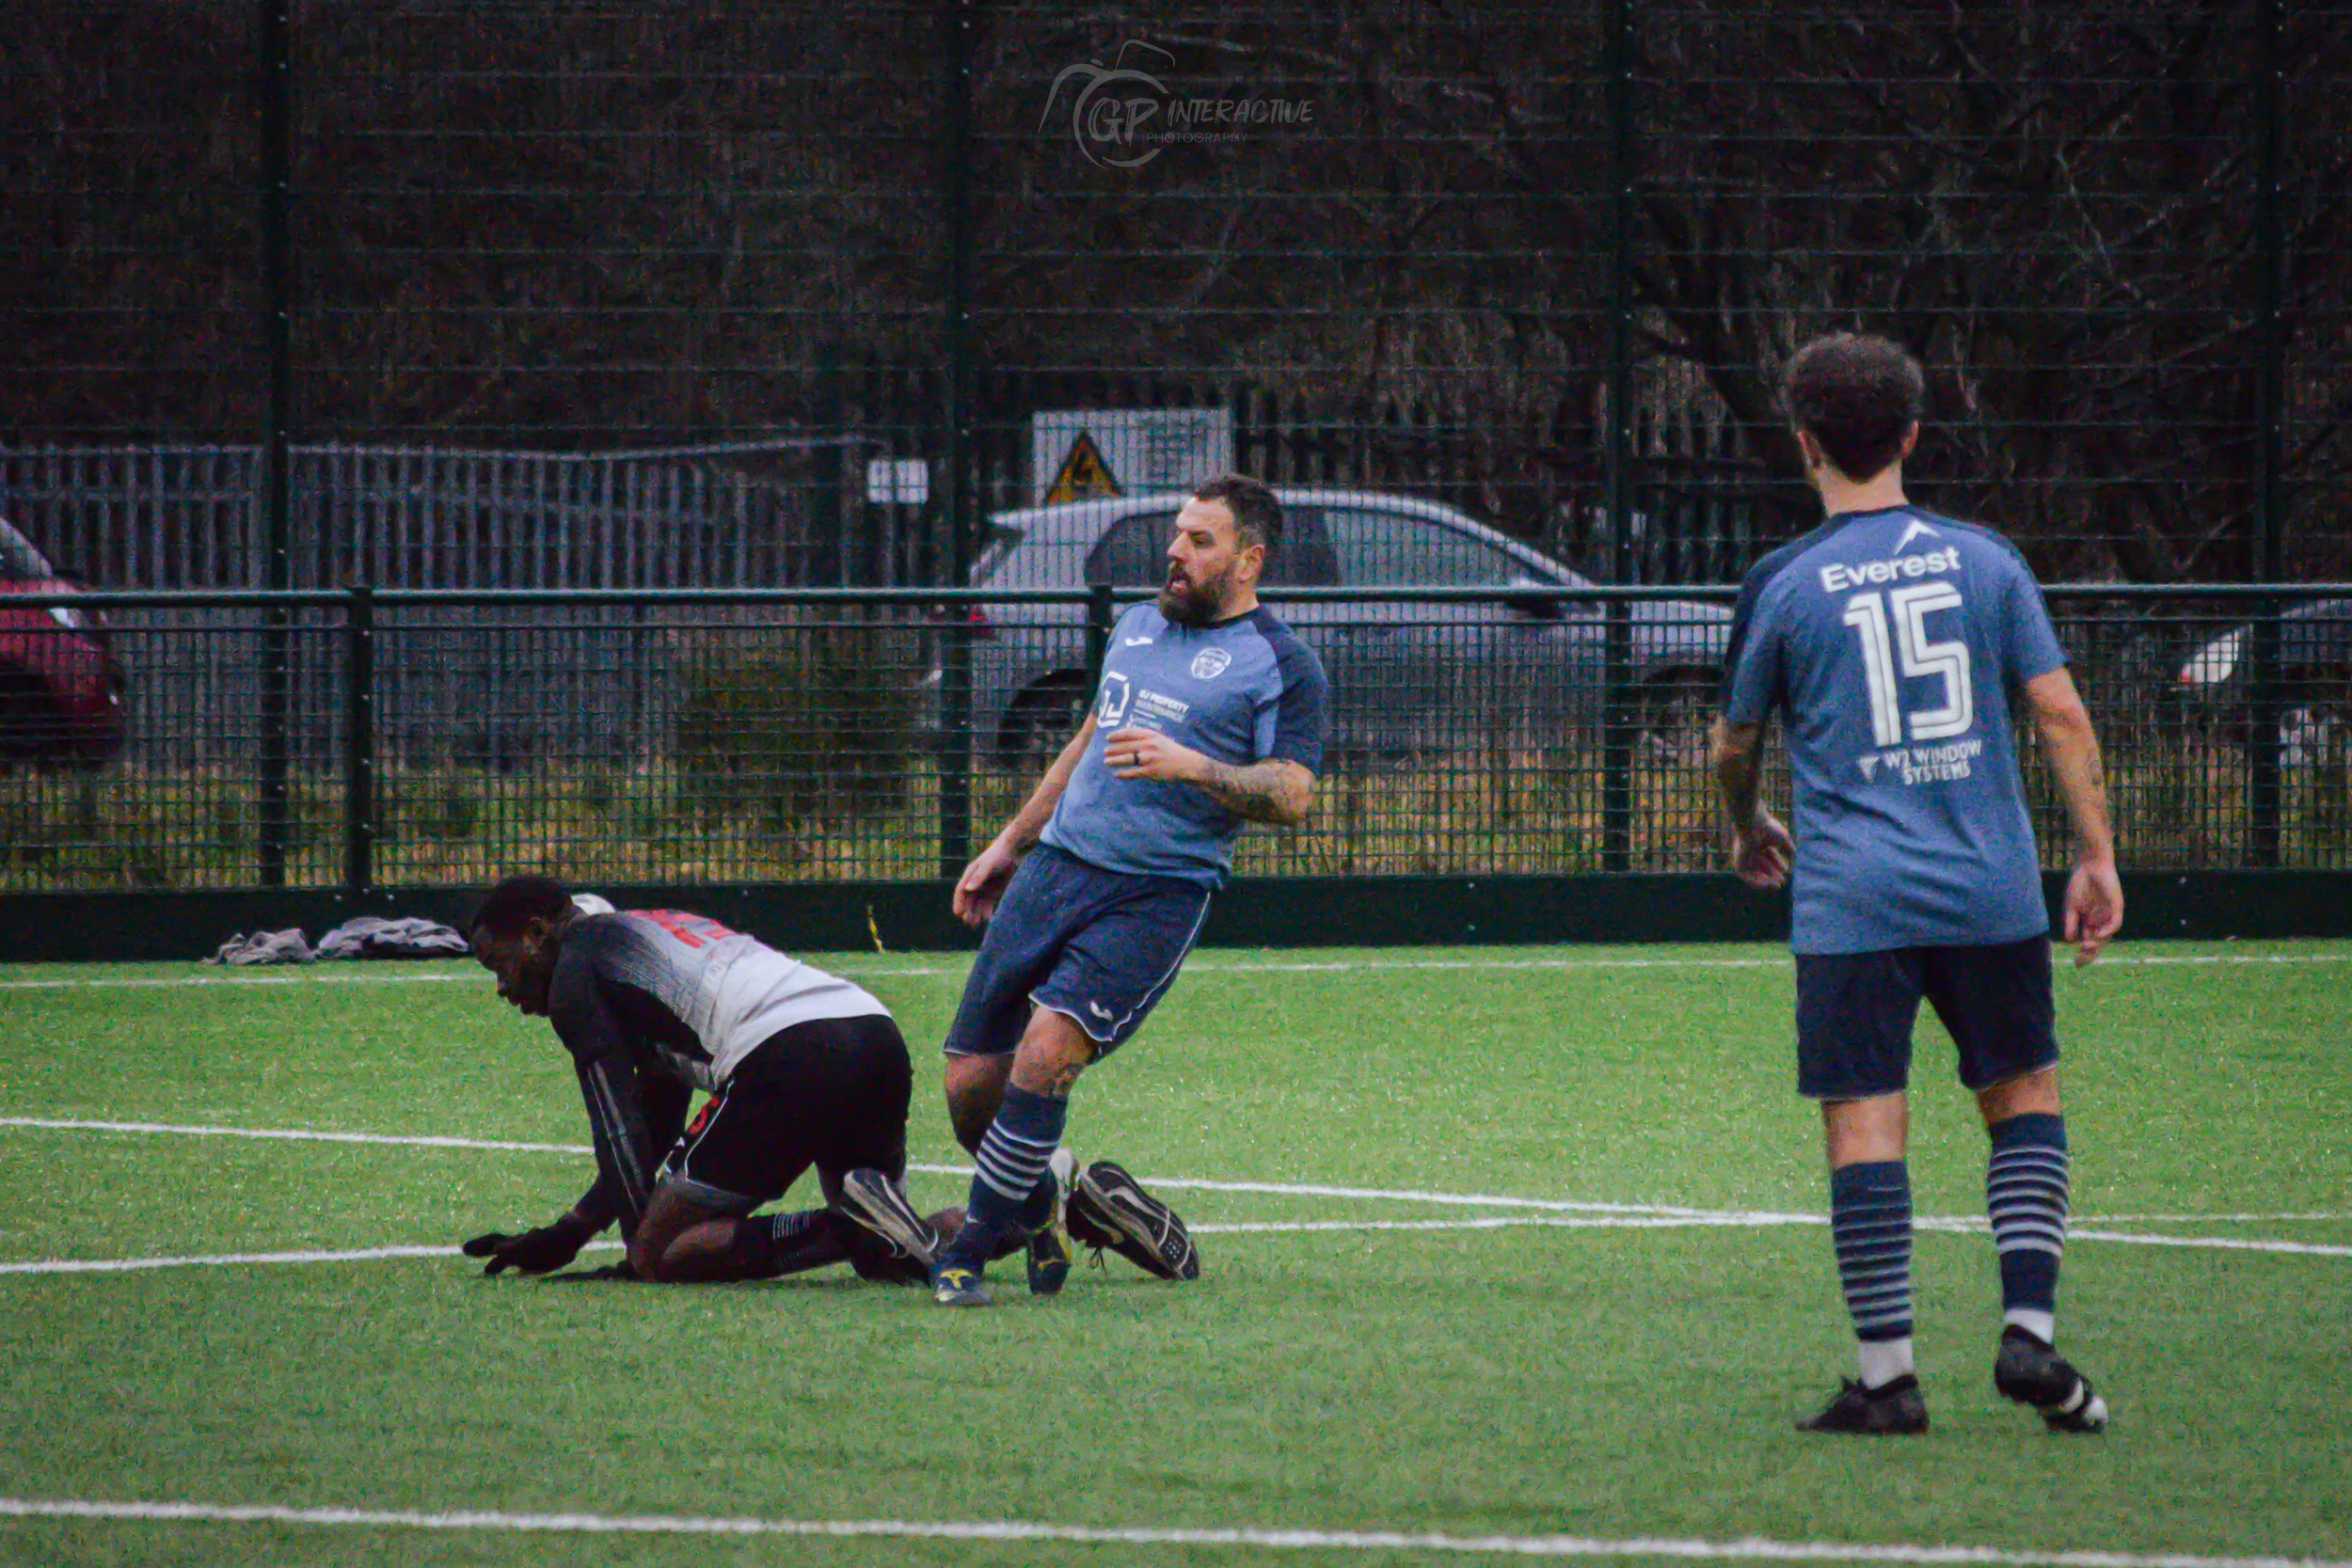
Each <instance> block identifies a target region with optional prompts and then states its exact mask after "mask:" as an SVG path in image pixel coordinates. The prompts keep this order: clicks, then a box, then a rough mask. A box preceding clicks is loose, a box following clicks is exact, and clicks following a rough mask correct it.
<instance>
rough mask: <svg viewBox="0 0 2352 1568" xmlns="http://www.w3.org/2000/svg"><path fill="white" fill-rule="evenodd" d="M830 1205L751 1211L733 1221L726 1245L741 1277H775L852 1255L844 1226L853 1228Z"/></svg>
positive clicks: (801, 1271)
mask: <svg viewBox="0 0 2352 1568" xmlns="http://www.w3.org/2000/svg"><path fill="white" fill-rule="evenodd" d="M854 1228H855V1227H851V1226H849V1225H846V1224H845V1223H844V1222H843V1221H842V1220H841V1218H840V1216H838V1215H836V1214H835V1213H834V1212H833V1211H832V1210H830V1209H803V1210H798V1211H796V1212H791V1213H785V1214H751V1215H747V1216H745V1217H744V1218H742V1219H739V1220H738V1221H736V1222H735V1241H734V1243H733V1244H732V1245H731V1246H730V1247H729V1248H728V1249H727V1250H728V1253H729V1255H730V1256H731V1257H732V1258H733V1259H735V1263H736V1266H737V1268H738V1270H739V1274H738V1275H737V1277H739V1278H742V1279H776V1278H780V1277H782V1276H783V1275H787V1274H803V1273H806V1272H807V1271H808V1270H810V1269H821V1268H823V1267H824V1266H825V1265H826V1264H828V1263H838V1262H840V1261H842V1260H843V1259H847V1258H850V1256H851V1254H850V1246H849V1243H848V1242H847V1240H846V1239H845V1238H844V1237H843V1235H842V1232H843V1231H844V1230H850V1229H854Z"/></svg>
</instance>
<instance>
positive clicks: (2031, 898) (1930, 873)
mask: <svg viewBox="0 0 2352 1568" xmlns="http://www.w3.org/2000/svg"><path fill="white" fill-rule="evenodd" d="M1785 391H1786V394H1787V397H1788V407H1789V412H1790V415H1791V418H1792V420H1793V421H1794V424H1795V427H1796V429H1795V434H1796V437H1797V440H1798V443H1799V445H1800V447H1801V448H1802V449H1803V451H1804V460H1805V466H1806V470H1807V473H1808V475H1809V477H1810V478H1811V479H1812V481H1813V483H1814V486H1815V487H1816V488H1817V489H1818V490H1820V494H1821V500H1822V505H1823V509H1824V510H1825V511H1826V513H1827V514H1828V520H1827V521H1826V522H1824V523H1823V524H1822V525H1821V526H1820V528H1819V529H1816V530H1815V531H1813V532H1811V533H1808V534H1806V535H1805V536H1804V537H1803V538H1801V539H1798V540H1795V541H1793V542H1792V543H1790V544H1788V545H1786V546H1782V547H1781V548H1779V549H1777V550H1774V551H1773V552H1772V554H1770V555H1768V556H1766V557H1765V558H1764V559H1763V560H1762V561H1761V562H1757V564H1756V568H1755V570H1753V571H1752V572H1750V573H1749V574H1748V577H1747V580H1746V582H1745V583H1744V584H1743V586H1742V587H1741V590H1740V600H1739V605H1738V608H1737V609H1736V610H1735V611H1734V618H1733V622H1732V632H1731V651H1730V655H1729V657H1728V659H1727V661H1726V671H1727V673H1726V676H1725V689H1724V716H1723V719H1722V721H1720V722H1719V723H1718V724H1717V726H1716V730H1715V745H1714V765H1715V771H1716V777H1717V780H1718V782H1719V783H1720V784H1721V785H1722V788H1723V792H1724V803H1725V805H1726V806H1727V807H1728V808H1729V812H1730V817H1731V824H1732V833H1733V841H1732V868H1733V869H1734V870H1735V871H1736V872H1738V873H1739V875H1740V877H1741V879H1744V880H1746V881H1747V882H1749V883H1750V884H1751V885H1754V886H1757V887H1771V886H1777V885H1779V883H1780V882H1782V881H1783V880H1784V879H1789V878H1790V877H1792V876H1793V879H1794V887H1793V890H1792V898H1791V904H1792V911H1793V919H1792V929H1791V933H1790V945H1791V947H1793V948H1794V949H1795V953H1796V964H1797V1086H1798V1089H1799V1091H1800V1092H1801V1093H1803V1094H1804V1095H1806V1096H1808V1097H1810V1098H1812V1099H1815V1100H1817V1101H1820V1106H1821V1122H1822V1128H1823V1132H1824V1133H1825V1136H1826V1142H1827V1146H1828V1154H1829V1164H1830V1220H1831V1228H1832V1231H1833V1236H1834V1240H1835V1242H1836V1253H1837V1273H1838V1277H1839V1280H1840V1282H1841V1283H1842V1285H1843V1286H1844V1290H1845V1296H1846V1305H1847V1307H1848V1310H1849V1311H1850V1313H1851V1316H1852V1320H1853V1325H1854V1331H1855V1334H1856V1337H1857V1338H1859V1339H1860V1341H1861V1364H1862V1365H1861V1370H1862V1376H1861V1379H1860V1381H1859V1382H1849V1383H1848V1385H1847V1386H1846V1387H1845V1388H1844V1389H1843V1391H1841V1392H1840V1393H1839V1394H1838V1396H1837V1397H1836V1399H1834V1400H1832V1401H1831V1402H1830V1403H1829V1406H1828V1407H1827V1408H1826V1409H1824V1410H1823V1411H1822V1412H1821V1413H1820V1415H1819V1416H1817V1417H1815V1418H1813V1419H1811V1420H1809V1421H1806V1422H1804V1423H1802V1424H1803V1425H1804V1427H1805V1428H1806V1429H1808V1430H1811V1431H1816V1432H1848V1433H1904V1432H1923V1431H1925V1430H1926V1429H1927V1424H1928V1418H1927V1406H1926V1403H1925V1402H1924V1400H1923V1399H1922V1397H1921V1395H1920V1391H1919V1384H1918V1379H1917V1378H1916V1376H1915V1374H1914V1371H1913V1367H1912V1354H1911V1332H1912V1311H1911V1179H1910V1173H1909V1167H1908V1166H1907V1165H1906V1164H1905V1163H1904V1161H1905V1151H1906V1142H1907V1136H1908V1132H1909V1108H1908V1107H1909V1101H1908V1100H1907V1097H1906V1089H1907V1087H1908V1082H1909V1074H1910V1066H1911V1029H1912V1022H1913V1021H1914V1019H1915V1017H1916V1016H1917V1013H1918V1007H1919V1000H1920V998H1921V997H1922V996H1923V995H1924V996H1925V997H1926V998H1927V999H1928V1001H1929V1002H1930V1003H1931V1004H1932V1005H1933V1006H1934V1007H1935V1011H1936V1015H1937V1016H1938V1017H1939V1018H1941V1019H1942V1020H1943V1021H1944V1024H1945V1027H1946V1028H1947V1029H1948V1030H1950V1031H1951V1035H1952V1038H1953V1040H1954V1041H1955V1042H1956V1043H1957V1044H1958V1046H1959V1048H1960V1079H1961V1082H1962V1083H1963V1085H1966V1086H1967V1087H1968V1088H1969V1089H1970V1090H1972V1091H1974V1093H1975V1095H1976V1098H1977V1104H1978V1108H1979V1111H1980V1112H1981V1113H1982V1115H1983V1117H1984V1123H1985V1128H1986V1131H1987V1132H1988V1134H1989V1136H1990V1138H1991V1141H1992V1152H1991V1157H1990V1163H1989V1166H1988V1169H1987V1173H1986V1178H1985V1203H1986V1207H1987V1209H1988V1211H1989V1212H1990V1214H1991V1217H1992V1221H1993V1236H1994V1245H1995V1247H1996V1249H1997V1251H1998V1255H1999V1259H2000V1274H2001V1306H2002V1334H2001V1340H2000V1344H1999V1347H1998V1350H1997V1352H1996V1354H1995V1357H1994V1385H1995V1386H1997V1387H1998V1388H1999V1390H2000V1392H2001V1393H2002V1394H2004V1395H2005V1396H2007V1397H2008V1398H2010V1399H2011V1400H2014V1401H2017V1402H2020V1403H2024V1404H2027V1405H2031V1406H2033V1407H2034V1408H2035V1409H2037V1410H2038V1411H2039V1412H2040V1413H2041V1415H2042V1419H2043V1420H2044V1421H2046V1422H2048V1423H2049V1425H2050V1426H2052V1427H2053V1428H2056V1429H2058V1430H2060V1431H2067V1432H2096V1431H2098V1430H2099V1429H2100V1428H2101V1427H2103V1426H2105V1425H2106V1403H2105V1402H2103V1401H2102V1400H2101V1399H2100V1398H2099V1396H2098V1395H2097V1394H2096V1393H2094V1392H2093V1391H2092V1389H2091V1386H2090V1380H2089V1379H2088V1378H2086V1377H2084V1376H2082V1375H2081V1374H2080V1373H2079V1372H2077V1371H2076V1370H2074V1368H2073V1367H2072V1366H2070V1365H2068V1364H2067V1362H2066V1361H2065V1360H2064V1359H2063V1358H2061V1357H2060V1356H2059V1355H2058V1353H2057V1352H2056V1351H2055V1350H2054V1349H2053V1348H2052V1346H2051V1340H2052V1336H2053V1332H2054V1326H2055V1312H2056V1307H2057V1293H2058V1257H2059V1253H2060V1251H2061V1250H2062V1248H2063V1246H2064V1244H2065V1237H2066V1212H2067V1195H2068V1176H2067V1151H2066V1124H2065V1121H2064V1120H2063V1118H2062V1117H2061V1116H2060V1115H2059V1110H2058V1042H2057V1039H2056V1037H2055V1035H2054V1033H2053V1029H2052V1021H2053V1009H2052V1006H2051V995H2050V949H2049V938H2048V933H2049V918H2048V914H2047V912H2046V911H2045V910H2044V907H2043V904H2042V879H2041V863H2040V858H2039V856H2038V855H2037V853H2036V851H2035V847H2034V837H2033V827H2032V822H2031V820H2030V818H2029V817H2028V816H2027V814H2026V801H2025V792H2024V789H2023V786H2022V784H2021V783H2020V781H2019V778H2018V771H2017V759H2016V755H2015V753H2014V751H2013V749H2012V746H2011V740H2010V705H2011V703H2012V702H2013V701H2015V700H2017V699H2019V698H2021V697H2022V699H2023V701H2024V704H2025V706H2026V711H2027V712H2028V713H2029V714H2030V715H2031V716H2032V719H2033V722H2034V727H2035V729H2036V730H2037V731H2038V732H2039V734H2040V736H2041V739H2042V748H2043V751H2044V752H2046V754H2047V756H2048V758H2049V762H2050V767H2051V770H2052V772H2053V773H2054V774H2055V775H2056V776H2057V779H2058V785H2059V788H2060V790H2061V791H2062V792H2063V794H2064V796H2065V800H2066V809H2067V815H2068V817H2069V819H2070V820H2071V822H2072V824H2073V826H2074V836H2075V847H2076V856H2077V860H2076V865H2075V868H2074V877H2073V879H2072V880H2071V881H2070V882H2069V883H2068V885H2067V889H2066V900H2065V910H2064V912H2065V935H2066V940H2068V941H2069V942H2074V943H2076V954H2075V962H2077V963H2078V964H2080V963H2089V962H2090V960H2091V959H2092V958H2094V957H2095V956H2096V955H2097V954H2098V951H2099V949H2100V947H2101V946H2102V945H2103V944H2104V943H2105V942H2106V941H2107V939H2108V938H2110V937H2112V936H2113V935H2114V934H2115V932H2116V931H2117V929H2118V928H2119V927H2121V926H2122V920H2123V895H2122V888H2121V887H2120V885H2119V884H2118V882H2117V880H2116V875H2115V851H2114V844H2113V840H2112V837H2111V835H2110V834H2109V832H2108V829H2107V816H2106V791H2105V788H2104V786H2103V784H2101V781H2100V775H2099V745H2098V740H2097V738H2096V736H2094V735H2093V734H2092V731H2091V727H2090V716H2089V715H2088V714H2087V713H2086V712H2085V711H2084V709H2083V705H2082V701H2081V699H2080V698H2079V697H2077V696H2076V695H2075V691H2074V680H2073V678H2072V677H2071V676H2070V675H2069V674H2068V673H2067V670H2066V656H2065V654H2064V653H2062V652H2061V651H2060V650H2059V647H2058V637H2057V634H2056V633H2055V632H2054V631H2053V629H2052V627H2051V626H2050V618H2049V612H2048V611H2047V610H2045V609H2044V608H2043V605H2042V593H2041V590H2040V588H2039V587H2038V586H2037V585H2036V584H2035V582H2034V579H2033V577H2032V575H2031V573H2030V572H2029V571H2028V570H2027V569H2026V562H2025V561H2024V559H2023V558H2022V557H2021V556H2020V555H2019V554H2018V553H2017V551H2016V549H2015V548H2014V547H2013V546H2010V544H2009V543H2008V541H2006V540H2004V539H2002V538H2001V537H2000V535H1998V534H1996V533H1994V532H1993V531H1991V530H1989V529H1985V528H1982V527H1979V526H1978V525H1976V524H1973V523H1963V522H1958V521H1955V520H1953V519H1951V518H1948V517H1943V516H1939V515H1936V514H1934V513H1931V512H1927V511H1923V510H1922V509H1920V508H1918V507H1915V506H1914V505H1912V504H1911V503H1910V501H1909V500H1908V499H1905V497H1904V494H1903V481H1902V461H1903V459H1904V458H1905V457H1907V456H1908V455H1910V452H1911V450H1912V448H1913V446H1914V445H1915V443H1916V441H1917V440H1918V436H1919V414H1920V407H1921V403H1922V401H1923V399H1922V391H1923V378H1922V376H1921V373H1920V370H1919V366H1918V363H1917V362H1916V361H1915V360H1914V359H1913V358H1912V357H1911V356H1909V355H1908V354H1906V353H1904V352H1903V350H1902V349H1900V348H1899V347H1898V346H1897V345H1895V344H1894V343H1891V342H1888V341H1884V340H1883V339H1878V338H1865V337H1856V336H1851V335H1847V334H1839V335H1837V336H1835V337H1830V338H1824V339H1821V340H1820V341H1815V342H1813V343H1810V344H1808V345H1806V346H1805V347H1804V349H1803V350H1802V351H1800V352H1799V353H1798V355H1797V356H1796V357H1795V358H1794V359H1793V360H1791V361H1790V362H1789V366H1788V376H1787V384H1786V388H1785ZM1775 711H1777V712H1779V713H1780V714H1782V715H1783V716H1784V721H1785V727H1786V729H1787V732H1788V757H1789V769H1790V772H1791V774H1792V775H1793V777H1794V782H1795V785H1796V821H1797V836H1796V838H1795V839H1794V840H1793V841H1792V840H1791V839H1790V837H1789V835H1788V832H1787V831H1786V830H1785V829H1784V828H1783V827H1782V826H1781V824H1780V823H1779V822H1778V821H1776V820H1774V818H1773V817H1772V814H1771V813H1770V812H1768V811H1766V810H1764V809H1763V807H1762V806H1761V805H1760V804H1759V803H1758V801H1757V799H1756V782H1757V773H1758V768H1759V763H1760V758H1761V752H1762V744H1763V733H1764V725H1765V722H1766V721H1767V720H1768V719H1769V718H1770V717H1771V715H1772V713H1773V712H1775Z"/></svg>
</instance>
